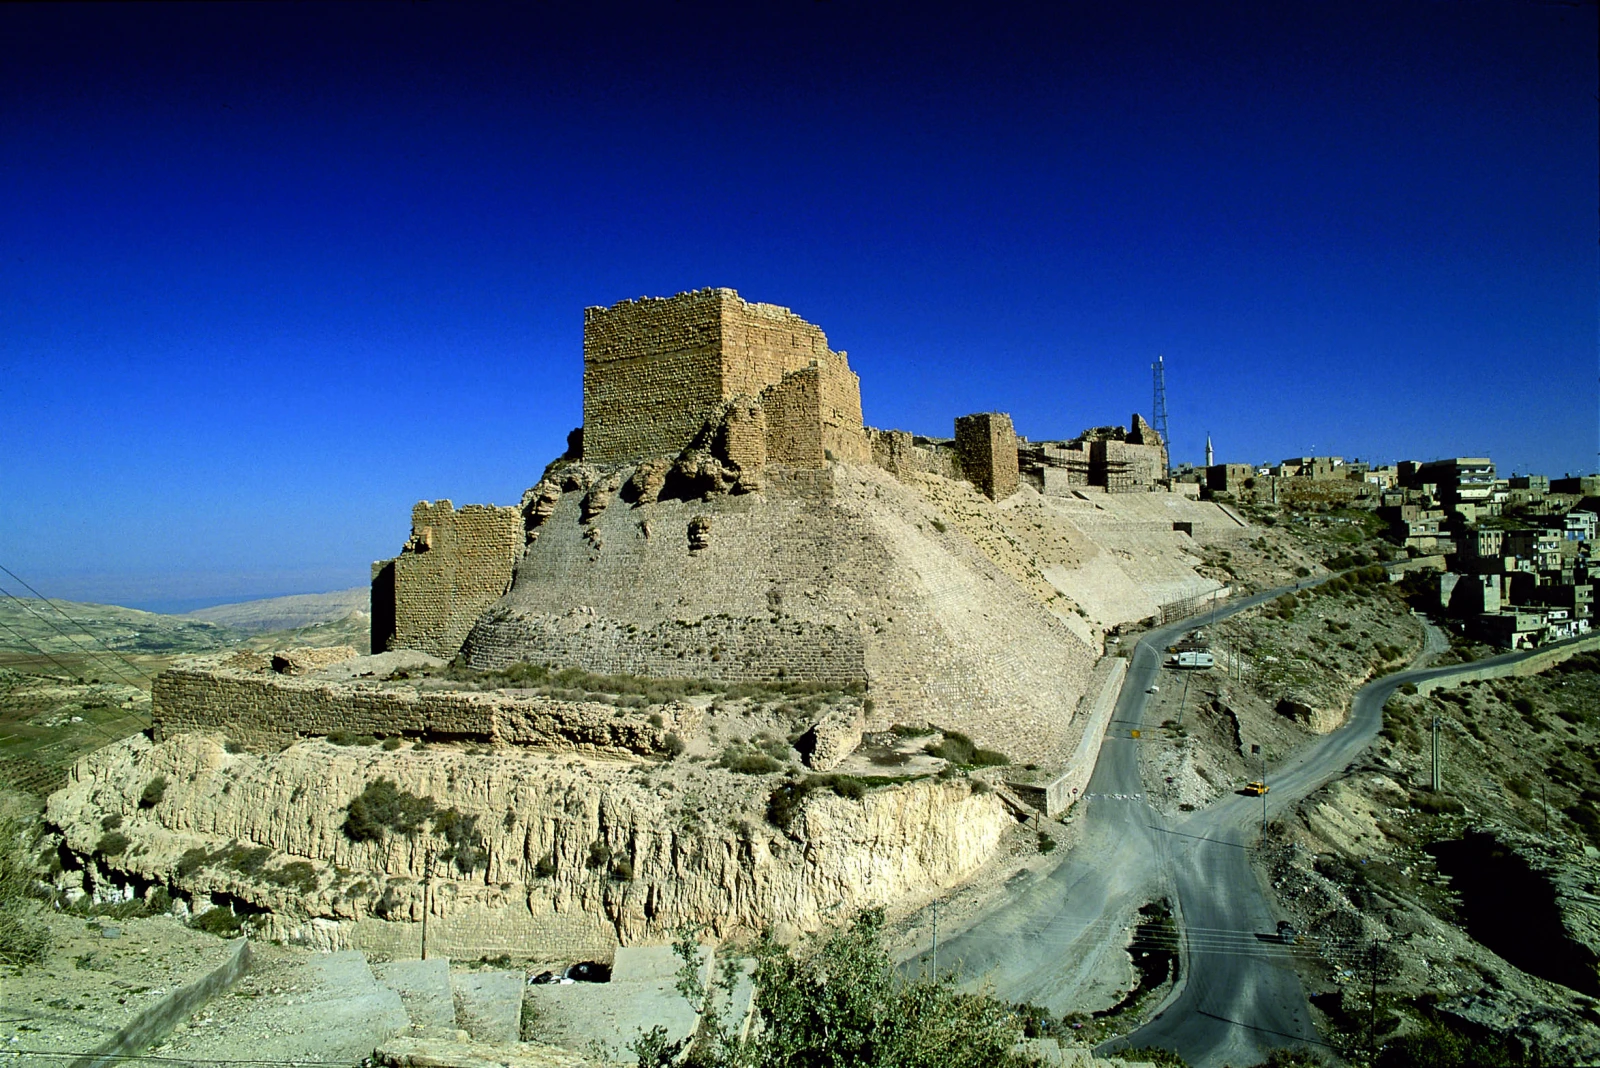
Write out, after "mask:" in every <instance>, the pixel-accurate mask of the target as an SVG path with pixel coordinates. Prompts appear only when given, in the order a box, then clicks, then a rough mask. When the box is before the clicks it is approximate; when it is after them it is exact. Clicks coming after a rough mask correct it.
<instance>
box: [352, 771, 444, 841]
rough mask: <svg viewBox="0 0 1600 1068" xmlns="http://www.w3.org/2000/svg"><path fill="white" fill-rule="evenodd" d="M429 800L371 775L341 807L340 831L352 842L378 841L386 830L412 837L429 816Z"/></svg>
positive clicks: (389, 780)
mask: <svg viewBox="0 0 1600 1068" xmlns="http://www.w3.org/2000/svg"><path fill="white" fill-rule="evenodd" d="M433 812H434V805H433V802H432V801H430V800H428V799H427V798H425V797H418V796H417V795H415V794H413V793H409V792H407V791H404V790H401V789H400V788H399V787H398V786H396V785H395V782H394V780H393V779H374V780H372V781H371V782H369V783H368V784H367V785H366V788H365V789H363V790H362V791H361V793H360V794H358V795H357V796H356V797H355V798H354V799H353V800H352V801H351V802H350V804H349V805H348V806H346V808H345V820H344V828H343V829H344V833H345V835H346V837H348V838H349V839H350V840H351V841H353V842H378V841H382V839H383V836H384V834H385V833H386V832H390V831H392V832H394V833H395V834H403V835H405V836H406V837H408V838H410V837H414V836H415V835H416V834H417V832H419V831H421V830H422V827H423V825H424V824H425V823H427V821H428V820H429V818H431V817H432V816H433Z"/></svg>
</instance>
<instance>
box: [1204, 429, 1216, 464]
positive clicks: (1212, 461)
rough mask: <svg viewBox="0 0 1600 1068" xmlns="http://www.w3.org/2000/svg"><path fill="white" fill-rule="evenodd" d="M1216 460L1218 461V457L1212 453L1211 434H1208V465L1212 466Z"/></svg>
mask: <svg viewBox="0 0 1600 1068" xmlns="http://www.w3.org/2000/svg"><path fill="white" fill-rule="evenodd" d="M1216 462H1217V461H1216V458H1215V457H1213V456H1212V455H1211V435H1210V434H1207V435H1206V466H1207V467H1210V466H1211V465H1212V464H1214V463H1216Z"/></svg>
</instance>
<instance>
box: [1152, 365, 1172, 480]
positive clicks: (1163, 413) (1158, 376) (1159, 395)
mask: <svg viewBox="0 0 1600 1068" xmlns="http://www.w3.org/2000/svg"><path fill="white" fill-rule="evenodd" d="M1150 373H1151V375H1152V377H1154V378H1155V391H1156V395H1155V400H1154V401H1153V402H1151V406H1150V421H1151V422H1152V423H1154V424H1155V428H1156V433H1157V434H1160V435H1161V444H1163V445H1165V446H1166V449H1167V472H1164V473H1170V472H1171V469H1172V434H1171V433H1170V432H1168V430H1167V362H1166V357H1164V356H1159V355H1158V356H1157V357H1156V362H1155V363H1153V364H1151V365H1150Z"/></svg>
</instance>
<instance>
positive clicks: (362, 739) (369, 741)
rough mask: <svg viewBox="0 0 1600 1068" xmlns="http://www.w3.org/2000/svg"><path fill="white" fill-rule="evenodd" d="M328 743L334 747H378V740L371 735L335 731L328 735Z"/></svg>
mask: <svg viewBox="0 0 1600 1068" xmlns="http://www.w3.org/2000/svg"><path fill="white" fill-rule="evenodd" d="M328 741H330V742H332V743H333V744H334V745H377V744H378V739H377V738H375V737H373V736H372V735H370V734H352V733H351V732H349V731H334V732H333V733H332V734H329V735H328Z"/></svg>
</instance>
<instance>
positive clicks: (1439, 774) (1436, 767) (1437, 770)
mask: <svg viewBox="0 0 1600 1068" xmlns="http://www.w3.org/2000/svg"><path fill="white" fill-rule="evenodd" d="M1442 789H1444V774H1443V769H1442V768H1441V766H1440V763H1439V717H1438V716H1434V717H1433V792H1434V793H1438V792H1439V791H1440V790H1442Z"/></svg>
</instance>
